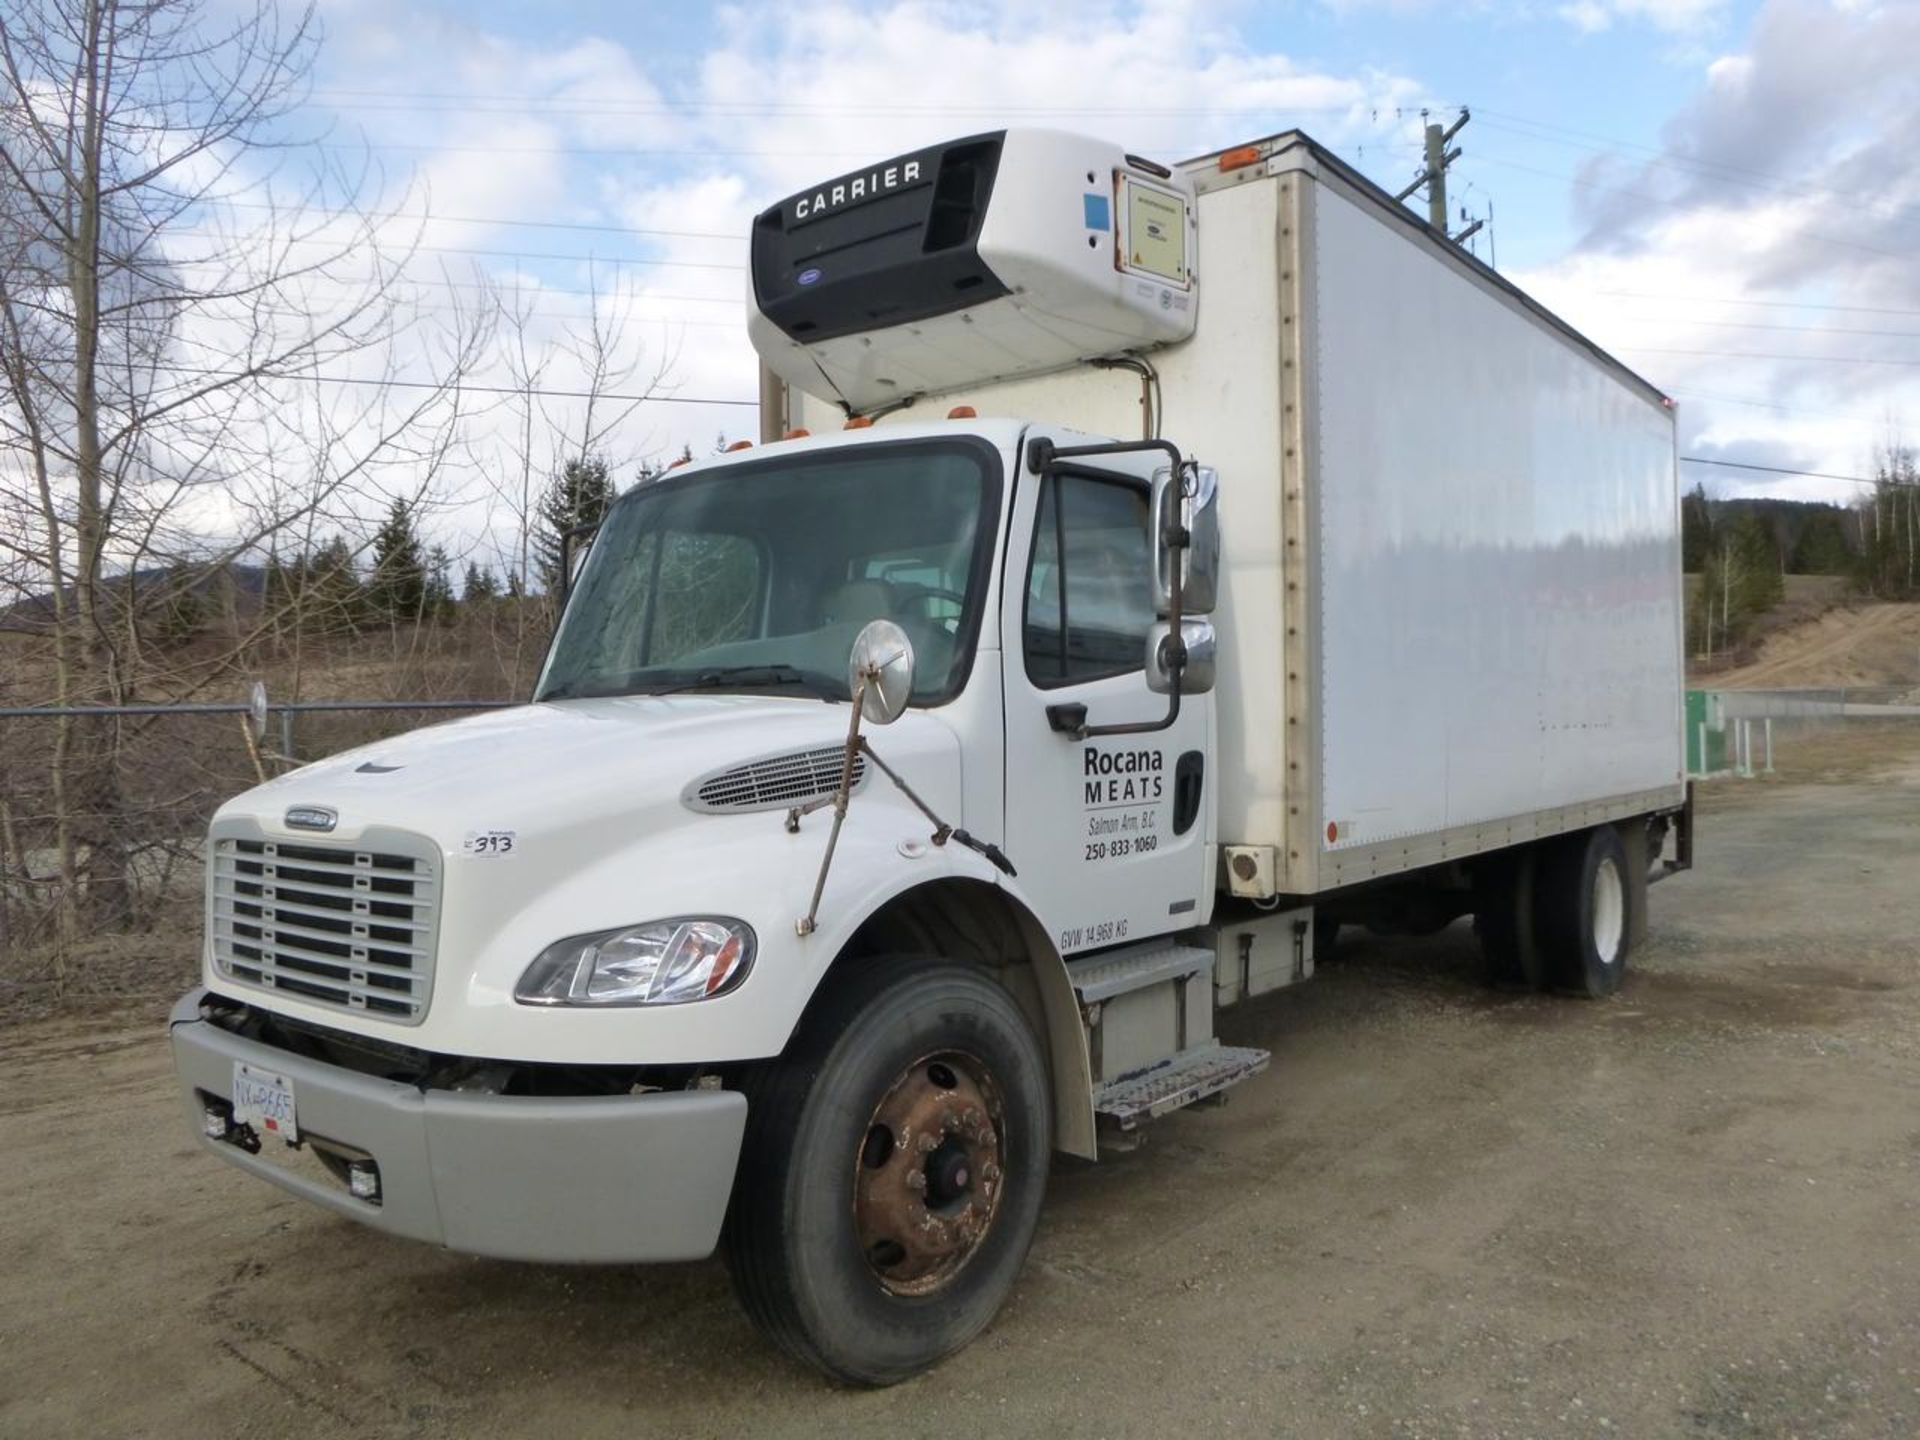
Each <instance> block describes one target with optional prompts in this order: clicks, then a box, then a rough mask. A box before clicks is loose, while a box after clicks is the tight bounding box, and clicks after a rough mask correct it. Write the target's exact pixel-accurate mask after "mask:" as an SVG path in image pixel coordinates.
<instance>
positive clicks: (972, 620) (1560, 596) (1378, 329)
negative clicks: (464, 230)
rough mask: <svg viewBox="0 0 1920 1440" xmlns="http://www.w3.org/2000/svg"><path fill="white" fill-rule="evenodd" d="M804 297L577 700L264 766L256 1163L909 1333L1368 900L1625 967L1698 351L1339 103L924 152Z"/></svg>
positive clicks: (889, 1364) (644, 527) (1656, 800)
mask: <svg viewBox="0 0 1920 1440" xmlns="http://www.w3.org/2000/svg"><path fill="white" fill-rule="evenodd" d="M749 291H750V294H749V307H748V308H749V328H750V332H751V334H752V336H753V339H754V343H755V345H756V348H757V349H758V351H759V354H760V356H761V358H762V361H763V363H764V367H765V369H764V374H763V387H762V389H763V397H764V414H763V416H762V443H761V444H759V445H754V446H747V447H744V448H737V449H736V450H733V451H730V452H728V453H726V454H723V455H719V456H716V457H714V458H712V459H708V460H703V461H700V462H697V463H694V464H688V465H682V466H678V467H675V468H673V469H670V470H669V471H667V472H666V474H665V475H663V476H661V477H659V478H656V479H651V480H647V481H645V482H643V483H641V484H639V485H637V486H635V487H634V488H633V489H631V490H630V491H628V492H627V493H626V494H625V495H623V496H622V497H621V498H620V500H619V501H618V502H617V503H616V504H615V505H614V506H613V508H612V510H611V511H610V513H609V514H608V516H607V517H606V519H605V521H604V523H603V524H602V525H601V526H600V527H599V530H598V532H597V534H596V535H594V536H593V537H592V538H591V541H590V544H589V545H588V547H587V550H586V555H585V559H584V563H583V564H582V565H581V566H580V568H579V571H578V575H577V579H576V580H575V582H574V584H573V586H572V591H571V594H570V596H569V597H568V600H567V604H566V606H565V610H564V614H563V618H562V620H561V623H560V626H559V629H558V631H557V634H556V638H555V640H554V643H553V647H552V650H551V653H550V654H549V657H548V660H547V663H546V666H545V669H544V672H543V674H542V677H541V679H540V682H539V685H538V688H537V690H536V693H535V695H534V697H533V700H532V703H531V704H529V705H527V706H524V707H520V708H515V709H511V710H506V711H501V712H497V713H493V714H489V715H486V716H482V717H478V718H474V719H469V720H463V721H459V722H456V723H452V724H447V725H441V726H436V727H433V728H430V729H426V730H421V731H418V732H415V733H413V734H410V735H407V736H403V737H400V738H398V739H392V740H386V741H382V742H379V743H377V744H375V745H372V746H370V747H367V748H365V749H362V750H357V751H353V752H351V753H348V754H344V755H338V756H335V757H333V758H331V759H328V760H325V761H321V762H319V763H317V764H313V765H308V766H306V767H304V768H302V769H299V770H295V771H293V772H292V773H290V774H286V775H283V776H280V777H279V778H277V779H274V780H272V781H271V782H269V783H267V784H265V785H262V786H260V787H258V788H256V789H253V790H250V791H247V792H246V793H244V794H242V795H240V796H238V797H236V798H235V799H233V800H232V801H230V802H228V803H227V804H226V805H225V806H223V807H222V808H221V810H220V811H219V813H218V814H217V815H216V816H215V818H214V821H213V823H212V826H211V832H210V835H209V840H208V855H207V873H208V882H207V910H206V922H207V938H206V948H205V968H204V975H203V980H202V984H201V986H200V987H199V988H197V989H196V990H195V991H193V992H192V993H191V994H189V995H188V996H186V997H185V998H184V999H183V1000H182V1001H181V1003H180V1006H179V1007H178V1009H177V1010H176V1012H175V1014H174V1016H173V1020H172V1037H173V1048H174V1054H175V1057H176V1060H177V1064H178V1071H179V1077H180V1084H181V1086H182V1089H183V1093H184V1096H185V1098H186V1101H187V1104H188V1108H189V1110H190V1113H191V1116H192V1123H193V1125H194V1127H195V1129H196V1131H197V1132H198V1133H200V1135H201V1136H202V1137H203V1142H204V1144H205V1146H206V1147H207V1148H208V1149H209V1150H210V1151H212V1152H213V1153H215V1154H218V1155H220V1156H222V1157H224V1158H226V1159H228V1160H230V1161H232V1162H233V1163H235V1164H237V1165H239V1166H241V1167H243V1168H244V1169H246V1170H249V1171H251V1172H253V1173H254V1174H256V1175H258V1176H260V1177H262V1178H264V1179H267V1180H270V1181H272V1182H274V1183H276V1184H279V1185H281V1186H283V1187H285V1188H287V1189H290V1190H292V1191H294V1192H296V1193H298V1194H301V1195H304V1196H306V1197H307V1198H309V1199H311V1200H313V1201H315V1202H317V1203H319V1204H321V1205H324V1206H327V1207H329V1208H331V1209H333V1210H335V1211H337V1212H339V1213H341V1214H344V1215H347V1216H351V1217H353V1218H355V1219H358V1220H361V1221H364V1222H366V1223H368V1224H371V1225H374V1226H377V1227H380V1228H382V1229H385V1230H388V1231H391V1232H394V1233H397V1234H400V1235H406V1236H411V1237H415V1238H418V1239H421V1240H425V1241H429V1242H433V1243H438V1244H442V1245H446V1246H449V1247H452V1248H454V1249H457V1250H462V1251H467V1252H471V1253H476V1254H481V1255H490V1256H498V1257H505V1258H510V1259H522V1260H534V1261H579V1262H634V1261H667V1260H684V1259H690V1258H695V1257H699V1256H703V1255H706V1254H708V1253H710V1252H711V1251H713V1250H714V1248H715V1247H716V1246H720V1247H723V1248H724V1250H725V1253H726V1256H727V1260H728V1265H729V1269H730V1272H731V1274H732V1277H733V1279H734V1282H735V1286H736V1289H737V1291H738V1293H739V1295H740V1297H741V1300H742V1302H743V1304H744V1306H745V1308H746V1310H747V1311H748V1313H749V1314H750V1315H751V1316H752V1318H753V1319H754V1321H755V1322H756V1323H757V1324H758V1325H759V1326H760V1327H761V1328H762V1330H763V1331H764V1332H765V1333H766V1334H767V1335H768V1336H769V1337H771V1338H772V1339H774V1340H775V1341H777V1342H778V1343H780V1344H781V1345H783V1346H785V1347H786V1348H787V1349H788V1350H790V1351H792V1352H793V1353H794V1354H796V1355H798V1356H800V1357H801V1358H803V1359H805V1360H807V1361H809V1362H811V1363H813V1364H814V1365H817V1366H819V1367H820V1368H822V1369H823V1370H825V1371H826V1372H828V1373H829V1374H831V1375H833V1376H836V1377H839V1378H841V1379H844V1380H848V1381H853V1382H858V1383H867V1384H883V1383H888V1382H891V1381H894V1380H898V1379H901V1378H903V1377H905V1376H907V1375H910V1374H913V1373H914V1372H916V1371H918V1370H920V1369H922V1368H924V1367H925V1366H927V1365H929V1364H931V1363H932V1362H934V1361H935V1360H937V1359H938V1358H939V1357H940V1356H942V1355H944V1354H946V1353H948V1352H950V1351H951V1350H953V1349H954V1348H956V1347H958V1346H960V1345H962V1344H964V1343H965V1342H966V1341H967V1340H969V1339H970V1338H971V1337H972V1336H974V1335H975V1334H977V1333H978V1332H979V1331H980V1330H981V1329H982V1328H983V1327H984V1326H985V1325H986V1324H987V1323H988V1322H989V1321H990V1320H991V1319H992V1317H993V1315H994V1314H995V1312H996V1311H997V1309H998V1308H999V1306H1000V1304H1001V1303H1002V1301H1003V1300H1004V1299H1005V1297H1006V1296H1007V1294H1008V1292H1009V1290H1010V1288H1011V1287H1012V1286H1013V1284H1014V1283H1015V1277H1016V1275H1017V1272H1018V1271H1019V1268H1020V1266H1021V1263H1022V1261H1023V1258H1024V1256H1025V1254H1026V1251H1027V1248H1028V1244H1029V1241H1030V1239H1031V1237H1032V1235H1033V1232H1034V1226H1035V1222H1036V1217H1037V1215H1038V1212H1039V1208H1040V1203H1041V1197H1042V1192H1043V1191H1044V1189H1045V1186H1046V1179H1047V1172H1048V1168H1049V1164H1050V1162H1051V1158H1052V1156H1053V1154H1054V1152H1056V1151H1059V1152H1064V1153H1066V1154H1069V1155H1074V1156H1080V1157H1085V1158H1088V1159H1092V1158H1095V1157H1097V1156H1099V1155H1100V1154H1101V1153H1102V1152H1103V1151H1106V1150H1109V1149H1113V1148H1124V1147H1125V1146H1126V1145H1128V1144H1131V1143H1135V1142H1137V1140H1138V1138H1139V1136H1140V1134H1141V1133H1142V1128H1143V1127H1144V1126H1146V1125H1147V1124H1148V1123H1149V1122H1150V1121H1153V1120H1155V1119H1156V1118H1158V1117H1160V1116H1162V1115H1164V1114H1165V1113H1167V1112H1168V1111H1171V1110H1175V1109H1178V1108H1180V1107H1181V1106H1184V1105H1187V1104H1191V1103H1194V1102H1196V1101H1201V1100H1205V1099H1208V1098H1210V1097H1213V1096H1217V1095H1220V1094H1221V1093H1222V1092H1223V1091H1225V1090H1227V1089H1228V1088H1229V1087H1231V1086H1232V1085H1234V1084H1236V1083H1239V1082H1241V1081H1244V1080H1247V1079H1248V1078H1250V1077H1253V1076H1255V1075H1258V1074H1259V1073H1260V1072H1261V1071H1262V1070H1263V1069H1264V1068H1265V1066H1266V1063H1267V1059H1268V1057H1267V1054H1266V1053H1265V1052H1264V1051H1261V1050H1257V1049H1251V1048H1243V1047H1232V1046H1226V1045H1223V1044H1221V1043H1220V1042H1219V1041H1218V1040H1217V1039H1216V1038H1215V1027H1214V1017H1215V1013H1216V1011H1217V1010H1218V1009H1220V1008H1221V1007H1224V1006H1228V1005H1232V1004H1236V1003H1239V1002H1241V1001H1244V1000H1247V999H1248V998H1250V997H1253V996H1258V995H1261V994H1263V993H1266V992H1270V991H1274V990H1278V989H1280V988H1282V987H1285V986H1288V985H1292V984H1295V983H1298V982H1300V981H1303V980H1306V979H1308V978H1310V977H1311V976H1312V975H1313V973H1314V967H1315V962H1316V956H1317V954H1318V953H1320V952H1324V950H1325V948H1326V947H1327V946H1328V945H1329V944H1330V943H1332V942H1333V940H1334V938H1335V936H1336V935H1337V933H1338V930H1339V927H1340V926H1341V925H1343V924H1360V925H1365V926H1368V927H1370V928H1371V929H1373V930H1374V931H1375V932H1377V933H1395V932H1403V933H1422V932H1427V931H1432V930H1436V929H1438V928H1440V927H1442V926H1444V925H1447V924H1449V923H1452V922H1454V921H1456V920H1459V919H1461V918H1462V917H1465V916H1469V915H1471V916H1472V917H1473V921H1474V925H1475V928H1476V929H1477V931H1478V933H1479V936H1480V939H1481V942H1482V945H1483V948H1484V951H1485V954H1486V957H1487V970H1488V974H1489V977H1490V978H1491V979H1493V980H1496V981H1502V982H1507V983H1512V984H1516V985H1531V986H1535V987H1540V988H1551V989H1556V990H1561V991H1568V992H1572V993H1574V994H1579V995H1587V996H1605V995H1607V994H1609V993H1610V992H1612V991H1613V990H1614V989H1615V988H1616V987H1617V986H1618V985H1619V983H1620V980H1621V975H1622V972H1623V970H1624V968H1625V966H1626V963H1627V959H1628V956H1629V953H1630V951H1631V949H1632V947H1633V944H1634V942H1635V940H1636V939H1637V938H1638V937H1639V935H1640V934H1641V933H1642V931H1643V929H1644V925H1645V914H1646V896H1647V887H1648V883H1649V881H1650V880H1652V879H1655V878H1659V877H1661V876H1664V875H1667V874H1671V873H1673V872H1674V871H1677V870H1681V869H1684V868H1686V866H1687V865H1688V864H1689V863H1690V860H1691V824H1690V815H1691V811H1690V808H1689V804H1688V794H1687V790H1686V785H1685V781H1684V777H1683V769H1682V753H1681V630H1680V618H1681V617H1680V559H1679V535H1678V503H1677V500H1678V497H1677V490H1676V481H1675V463H1674V459H1675V457H1674V425H1673V413H1672V405H1671V402H1669V401H1668V400H1667V399H1666V397H1664V396H1663V395H1662V394H1661V393H1660V392H1659V391H1658V390H1656V389H1654V388H1653V387H1652V386H1651V385H1649V384H1647V383H1646V382H1645V381H1643V380H1641V379H1640V378H1639V377H1637V376H1636V375H1634V374H1633V373H1632V372H1631V371H1629V370H1628V369H1627V368H1626V367H1625V366H1623V365H1621V364H1620V363H1618V362H1617V361H1615V360H1614V359H1612V358H1611V357H1609V356H1608V355H1606V354H1604V353H1603V352H1602V351H1600V350H1599V349H1597V348H1596V347H1595V346H1594V345H1592V344H1591V343H1590V342H1588V341H1587V340H1585V339H1583V338H1582V337H1581V336H1580V335H1579V334H1577V333H1576V332H1575V331H1573V330H1572V329H1571V328H1570V327H1568V326H1567V325H1566V324H1565V323H1564V322H1562V321H1560V320H1558V319H1557V318H1555V317H1554V316H1553V315H1551V314H1549V313H1548V312H1547V311H1545V310H1544V309H1542V308H1541V307H1540V306H1539V305H1537V304H1535V303H1534V302H1533V301H1532V300H1530V299H1528V298H1527V296H1526V295H1525V294H1523V293H1522V292H1521V291H1519V290H1518V289H1516V288H1515V287H1514V286H1512V285H1511V284H1509V283H1508V282H1506V281H1505V280H1503V279H1502V278H1501V277H1500V276H1498V275H1497V274H1495V273H1494V272H1492V271H1491V270H1489V269H1488V268H1486V267H1485V266H1483V265H1481V264H1479V263H1478V262H1477V261H1475V260H1474V259H1473V258H1472V257H1470V256H1468V255H1466V254H1464V253H1462V252H1461V251H1460V250H1459V249H1458V248H1457V247H1456V246H1453V245H1451V244H1449V243H1448V242H1447V240H1446V239H1445V237H1443V236H1441V235H1438V234H1435V233H1434V232H1433V231H1431V230H1429V229H1428V228H1427V227H1426V226H1425V225H1424V224H1422V223H1420V221H1418V220H1417V219H1416V218H1415V217H1414V216H1413V215H1411V214H1410V213H1408V212H1407V211H1405V210H1404V209H1402V208H1401V207H1400V206H1398V205H1396V204H1395V203H1393V202H1392V201H1391V200H1390V199H1389V198H1388V197H1387V196H1386V195H1384V194H1383V193H1382V192H1381V191H1379V190H1378V189H1376V188H1375V187H1374V186H1373V185H1371V184H1370V183H1368V182H1367V181H1366V180H1365V179H1363V178H1362V177H1361V176H1359V175H1358V174H1356V173H1355V172H1353V171H1352V170H1351V169H1349V168H1348V167H1347V166H1345V165H1343V164H1342V163H1340V162H1339V161H1338V160H1337V159H1336V158H1334V157H1333V156H1332V155H1330V154H1329V153H1328V152H1326V151H1325V150H1323V149H1321V148H1320V147H1318V146H1317V145H1315V144H1314V143H1312V142H1311V141H1310V140H1308V139H1307V138H1306V137H1304V136H1302V135H1299V134H1295V133H1289V134H1284V135H1280V136H1276V137H1273V138H1270V139H1266V140H1262V141H1259V142H1257V143H1254V144H1251V145H1243V146H1238V147H1235V148H1233V149H1231V150H1226V151H1222V152H1219V153H1217V154H1214V155H1207V156H1203V157H1201V158H1199V159H1197V160H1194V161H1191V162H1189V163H1186V164H1183V165H1180V166H1177V167H1168V166H1161V165H1158V164H1155V163H1152V162H1150V161H1146V160H1142V159H1140V158H1138V157H1135V156H1132V155H1128V154H1125V153H1123V152H1122V151H1120V150H1119V149H1117V148H1115V147H1113V146H1110V145H1107V144H1105V143H1102V142H1099V141H1095V140H1088V139H1083V138H1080V137H1075V136H1069V135H1062V134H1057V133H1052V132H1045V131H1034V130H1018V129H1015V130H1007V131H1003V132H996V133H993V134H988V135H979V136H972V137H968V138H966V139H964V140H961V141H956V142H954V143H952V144H949V145H942V146H934V147H930V148H928V149H926V150H922V151H918V152H915V153H914V154H911V155H907V156H901V157H899V158H897V159H895V160H891V161H886V162H883V163H881V164H878V165H874V166H871V167H868V168H867V169H866V170H863V171H861V172H858V173H856V174H852V175H846V176H841V177H839V178H838V179H836V180H833V181H830V182H826V183H824V184H822V185H818V186H814V187H812V188H810V189H808V190H806V191H804V192H802V193H800V194H798V195H795V196H793V197H790V198H789V199H787V200H785V201H782V202H781V203H780V204H778V205H775V206H773V207H771V208H770V209H768V210H767V211H766V212H765V213H764V214H762V215H761V216H760V217H758V219H757V220H756V222H755V224H754V228H753V237H752V248H751V275H750V282H749ZM809 432H811V433H809ZM1262 1083H1268V1084H1271V1083H1274V1082H1273V1081H1272V1080H1271V1079H1269V1080H1266V1081H1264V1082H1262Z"/></svg>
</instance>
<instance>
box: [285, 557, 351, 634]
mask: <svg viewBox="0 0 1920 1440" xmlns="http://www.w3.org/2000/svg"><path fill="white" fill-rule="evenodd" d="M298 563H299V573H298V574H297V576H295V577H294V578H295V579H296V582H297V584H298V587H299V597H300V598H299V612H298V613H299V615H300V623H301V624H302V625H303V626H305V627H308V629H309V633H312V634H316V635H350V634H358V633H359V630H360V623H361V621H362V619H363V618H364V617H365V615H366V604H365V597H364V594H363V592H362V590H361V588H360V574H359V570H358V567H356V566H355V564H354V561H353V549H352V547H351V546H349V545H348V544H347V541H346V537H345V536H344V535H335V536H334V537H333V538H332V539H330V540H326V541H324V542H322V543H321V544H320V545H319V547H318V548H316V549H315V550H314V551H313V552H312V553H311V554H310V555H307V556H306V557H305V558H304V559H302V560H301V561H299V562H298Z"/></svg>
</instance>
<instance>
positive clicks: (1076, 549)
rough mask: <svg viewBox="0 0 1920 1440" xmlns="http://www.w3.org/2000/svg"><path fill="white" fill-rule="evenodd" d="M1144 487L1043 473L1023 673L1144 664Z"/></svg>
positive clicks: (1091, 676) (1116, 671)
mask: <svg viewBox="0 0 1920 1440" xmlns="http://www.w3.org/2000/svg"><path fill="white" fill-rule="evenodd" d="M1147 510H1148V500H1147V492H1146V490H1145V488H1144V487H1139V486H1134V485H1130V484H1127V483H1125V482H1124V481H1118V480H1095V479H1092V478H1090V477H1088V476H1084V475H1073V474H1067V475H1059V474H1053V475H1049V476H1047V478H1046V480H1045V482H1044V483H1043V484H1042V485H1041V488H1040V508H1039V514H1038V516H1037V520H1036V524H1035V527H1034V537H1033V558H1032V560H1031V561H1030V562H1029V565H1028V569H1027V608H1026V623H1025V625H1024V627H1023V644H1024V648H1025V650H1026V657H1027V675H1028V677H1029V678H1030V679H1031V680H1032V681H1033V683H1034V684H1036V685H1039V686H1042V687H1044V688H1052V687H1055V686H1059V685H1066V684H1069V683H1071V682H1073V681H1076V680H1095V679H1099V678H1100V677H1102V676H1106V675H1124V674H1126V673H1127V672H1128V671H1129V670H1138V669H1140V668H1142V666H1143V665H1144V664H1145V663H1146V635H1147V627H1148V626H1150V625H1151V624H1152V623H1153V619H1154V610H1153V584H1152V572H1151V569H1150V552H1149V549H1148V545H1147Z"/></svg>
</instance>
